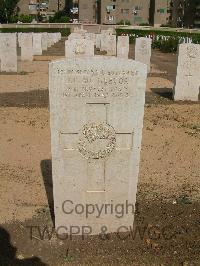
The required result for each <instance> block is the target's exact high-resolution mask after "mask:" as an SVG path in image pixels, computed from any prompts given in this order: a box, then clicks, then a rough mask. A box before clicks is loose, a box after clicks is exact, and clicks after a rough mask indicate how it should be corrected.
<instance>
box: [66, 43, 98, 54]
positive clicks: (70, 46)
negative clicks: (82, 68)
mask: <svg viewBox="0 0 200 266" xmlns="http://www.w3.org/2000/svg"><path fill="white" fill-rule="evenodd" d="M86 56H94V41H91V40H86V39H74V40H67V41H66V42H65V57H66V58H73V57H86Z"/></svg>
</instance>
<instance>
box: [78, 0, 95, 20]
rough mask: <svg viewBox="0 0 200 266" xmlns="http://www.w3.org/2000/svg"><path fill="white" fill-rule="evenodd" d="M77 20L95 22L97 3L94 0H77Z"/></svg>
mask: <svg viewBox="0 0 200 266" xmlns="http://www.w3.org/2000/svg"><path fill="white" fill-rule="evenodd" d="M78 8H79V22H85V23H86V22H87V23H96V22H97V5H96V1H95V0H79V7H78Z"/></svg>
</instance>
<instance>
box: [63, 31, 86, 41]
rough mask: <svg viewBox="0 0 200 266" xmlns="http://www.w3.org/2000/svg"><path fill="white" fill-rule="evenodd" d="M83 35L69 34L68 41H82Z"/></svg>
mask: <svg viewBox="0 0 200 266" xmlns="http://www.w3.org/2000/svg"><path fill="white" fill-rule="evenodd" d="M84 36H85V35H84V34H81V33H71V34H70V35H69V36H68V38H67V39H68V40H74V39H84Z"/></svg>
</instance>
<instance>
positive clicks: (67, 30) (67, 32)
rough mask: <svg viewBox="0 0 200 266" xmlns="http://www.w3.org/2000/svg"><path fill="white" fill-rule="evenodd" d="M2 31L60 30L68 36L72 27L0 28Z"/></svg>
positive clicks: (36, 31) (49, 31)
mask: <svg viewBox="0 0 200 266" xmlns="http://www.w3.org/2000/svg"><path fill="white" fill-rule="evenodd" d="M0 32H2V33H14V32H24V33H27V32H34V33H38V32H48V33H53V32H60V33H61V35H62V36H68V35H69V34H70V29H69V28H55V29H54V28H3V29H0Z"/></svg>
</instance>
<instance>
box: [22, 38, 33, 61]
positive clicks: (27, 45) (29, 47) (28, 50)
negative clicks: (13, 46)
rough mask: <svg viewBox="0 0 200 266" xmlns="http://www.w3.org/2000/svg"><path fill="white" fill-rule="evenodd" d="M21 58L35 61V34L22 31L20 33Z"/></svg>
mask: <svg viewBox="0 0 200 266" xmlns="http://www.w3.org/2000/svg"><path fill="white" fill-rule="evenodd" d="M20 47H21V60H22V61H26V60H27V61H33V34H32V33H22V34H21V35H20Z"/></svg>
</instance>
